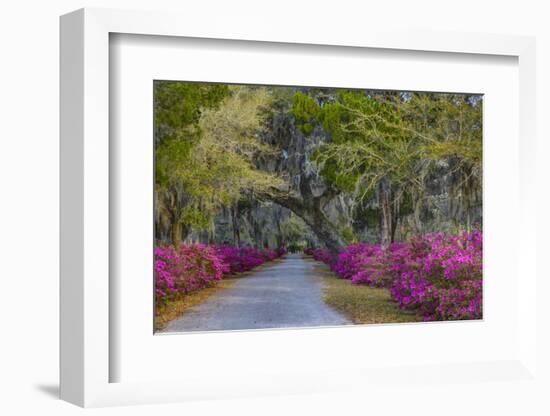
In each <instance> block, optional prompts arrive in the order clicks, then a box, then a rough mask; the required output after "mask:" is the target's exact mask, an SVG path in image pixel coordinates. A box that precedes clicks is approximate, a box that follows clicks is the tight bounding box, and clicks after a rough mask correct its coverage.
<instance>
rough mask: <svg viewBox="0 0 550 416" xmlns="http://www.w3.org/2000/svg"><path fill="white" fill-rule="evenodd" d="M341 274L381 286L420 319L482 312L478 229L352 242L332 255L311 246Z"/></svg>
mask: <svg viewBox="0 0 550 416" xmlns="http://www.w3.org/2000/svg"><path fill="white" fill-rule="evenodd" d="M313 256H314V258H315V259H317V260H320V261H323V262H325V263H327V264H328V265H329V266H330V268H331V269H332V270H333V271H334V272H335V273H336V274H337V275H338V276H339V277H340V278H342V279H349V280H351V282H352V283H353V284H365V285H369V286H372V287H385V288H388V289H389V290H390V293H391V295H392V297H393V299H394V300H396V301H397V302H398V303H399V306H400V307H401V308H403V309H409V310H415V311H417V312H418V313H420V314H421V315H422V316H423V317H424V319H425V320H429V321H432V320H458V319H480V318H481V317H482V234H481V232H480V231H474V232H472V233H466V234H461V235H445V234H430V235H426V236H422V237H415V238H413V239H411V240H409V241H407V242H401V243H394V244H392V245H391V246H390V247H389V248H388V249H386V250H384V249H383V248H382V247H381V246H379V245H369V244H356V245H351V246H348V247H346V248H345V249H344V250H343V251H341V252H340V253H339V254H338V255H336V256H335V255H332V254H331V253H330V252H328V251H327V250H321V249H317V250H315V251H314V252H313Z"/></svg>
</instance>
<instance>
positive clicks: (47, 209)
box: [0, 0, 550, 416]
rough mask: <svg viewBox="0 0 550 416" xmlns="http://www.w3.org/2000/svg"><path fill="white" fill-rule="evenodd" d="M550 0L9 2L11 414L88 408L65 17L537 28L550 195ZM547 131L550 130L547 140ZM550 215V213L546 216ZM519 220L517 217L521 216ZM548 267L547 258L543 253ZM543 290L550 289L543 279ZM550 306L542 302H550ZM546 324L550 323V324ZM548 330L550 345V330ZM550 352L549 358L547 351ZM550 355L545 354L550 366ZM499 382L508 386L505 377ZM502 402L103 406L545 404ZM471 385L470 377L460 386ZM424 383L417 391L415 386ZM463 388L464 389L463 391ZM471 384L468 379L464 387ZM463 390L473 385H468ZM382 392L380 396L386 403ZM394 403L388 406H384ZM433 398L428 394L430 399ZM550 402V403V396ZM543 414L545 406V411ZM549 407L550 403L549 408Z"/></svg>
mask: <svg viewBox="0 0 550 416" xmlns="http://www.w3.org/2000/svg"><path fill="white" fill-rule="evenodd" d="M547 3H548V2H545V1H533V0H522V1H505V0H500V1H496V0H495V1H492V0H490V1H489V0H487V1H480V0H461V1H456V0H455V1H452V2H451V1H442V0H434V1H428V0H415V1H410V0H392V1H381V0H377V1H370V0H369V1H367V0H363V1H356V2H352V1H351V0H350V1H347V0H338V1H335V0H333V1H323V0H317V1H312V2H306V1H302V2H299V1H298V0H293V1H286V0H277V1H274V0H272V1H257V0H256V1H250V2H246V1H219V2H214V1H209V0H200V1H199V0H196V1H194V2H189V1H184V0H180V1H170V0H156V1H153V0H133V1H130V0H111V1H107V0H104V1H101V0H88V1H69V0H49V1H39V0H19V1H16V0H4V2H3V3H2V8H1V10H0V42H1V49H0V51H1V53H2V55H1V56H2V60H1V62H0V74H1V76H0V83H1V88H0V178H1V181H2V187H1V189H2V200H1V202H0V235H1V236H2V238H1V240H0V241H1V244H2V246H1V247H0V253H1V254H0V273H1V274H0V276H1V280H0V281H1V283H2V287H1V289H0V317H1V321H0V322H1V324H2V325H1V327H0V331H1V334H2V337H1V339H2V340H1V341H0V409H1V410H0V412H1V413H3V414H5V415H17V414H33V413H38V412H40V413H44V414H50V413H51V414H61V415H65V414H76V413H80V412H81V411H82V410H81V409H78V408H76V407H74V406H71V405H68V404H66V403H63V402H60V401H58V400H56V395H57V383H58V378H57V377H58V254H59V253H58V192H59V189H58V173H59V171H58V143H59V142H58V118H59V112H58V102H59V100H58V87H59V76H58V69H59V65H58V62H59V48H58V42H59V41H58V17H59V15H61V14H64V13H67V12H69V11H72V10H74V9H78V8H81V7H84V6H87V7H115V8H132V9H145V10H147V9H157V10H159V9H160V10H178V11H184V12H185V11H187V12H189V13H197V14H206V15H209V14H217V15H223V16H227V18H228V19H231V16H232V15H235V14H245V15H247V16H250V19H264V20H272V19H275V20H276V21H278V22H280V23H281V30H284V28H285V27H287V26H288V25H300V26H303V27H304V30H307V26H308V25H312V24H314V25H316V26H318V25H321V26H324V27H326V30H327V31H328V32H330V31H337V30H338V28H339V27H342V26H345V25H358V26H363V25H364V26H368V25H372V24H375V25H379V24H383V23H384V21H388V22H389V21H391V22H392V23H396V22H398V23H400V24H402V25H403V26H407V27H428V28H433V29H435V30H450V31H474V32H488V33H511V34H523V35H536V36H537V41H538V91H539V95H538V101H539V107H538V133H539V148H538V155H539V163H538V165H539V169H540V171H539V175H538V176H539V180H540V182H539V184H538V188H539V190H540V192H541V193H543V192H546V194H547V193H548V189H549V188H550V186H549V185H548V183H549V181H548V180H549V179H550V177H549V176H548V171H549V170H548V168H547V167H546V166H542V165H543V164H545V163H546V161H547V156H548V154H549V153H548V151H549V148H550V146H549V143H548V140H547V139H548V137H549V136H550V135H549V133H550V129H549V127H548V123H547V117H548V115H549V114H550V104H549V102H548V99H549V97H550V25H549V20H550V12H549V11H548V10H546V9H545V6H547ZM543 138H546V140H543ZM548 199H549V198H548V195H541V196H540V200H539V207H538V209H539V212H540V214H541V215H540V217H541V218H540V219H539V221H540V223H539V240H540V242H539V243H540V244H539V249H540V254H541V256H540V257H541V259H544V258H545V257H547V256H548V254H547V253H546V248H548V245H547V244H546V242H545V241H543V237H542V236H543V235H544V234H546V235H548V230H549V227H548V220H547V219H546V218H542V214H545V211H546V210H547V208H546V207H548V202H549V200H548ZM546 217H548V215H546ZM510 223H511V226H513V223H514V219H510ZM540 266H543V263H542V260H541V261H540ZM546 287H548V285H547V286H546ZM540 290H543V288H540ZM544 307H545V306H544V305H541V308H544ZM546 328H550V327H549V326H548V325H546ZM541 336H543V337H544V340H545V343H544V345H543V346H544V347H546V355H548V351H550V348H548V346H549V343H548V334H547V333H546V334H544V333H541ZM541 355H542V359H543V360H546V358H544V354H541ZM547 363H548V361H547V360H546V361H544V364H547ZM495 388H497V389H498V386H497V387H495ZM502 388H503V394H502V395H501V399H500V400H497V401H491V402H489V401H487V400H486V398H485V397H484V396H483V395H479V394H477V395H476V394H475V393H472V392H470V393H469V394H468V396H467V397H463V396H462V397H461V395H460V394H457V398H456V401H454V402H452V403H450V402H448V403H437V390H438V388H437V387H435V386H434V393H433V396H432V397H426V399H425V400H423V401H418V400H416V399H415V396H414V391H411V396H410V397H401V398H399V397H393V398H392V395H391V391H388V399H387V401H386V402H387V406H384V405H383V403H384V402H383V401H381V400H376V401H374V400H369V397H368V392H365V395H364V396H361V397H357V396H351V395H349V394H345V393H338V394H333V395H323V396H308V397H282V398H259V399H254V400H233V401H217V402H216V401H215V402H209V403H188V404H173V405H163V406H160V407H154V408H153V407H151V406H142V407H134V408H115V409H101V410H94V411H93V412H96V413H99V414H102V415H104V414H109V415H111V414H116V415H119V414H120V415H123V414H132V415H135V414H137V415H141V414H150V413H152V412H163V413H169V414H170V413H172V412H173V413H180V414H182V413H185V414H188V415H193V416H194V415H201V414H240V415H245V414H261V415H266V414H289V415H293V414H300V413H301V414H337V415H338V414H344V413H349V412H353V413H356V412H357V413H362V414H367V413H371V414H374V413H380V414H393V413H398V412H399V413H404V412H407V413H409V414H416V413H417V412H418V414H420V413H423V412H424V411H427V410H430V409H431V410H433V411H435V410H438V409H436V408H435V406H437V407H439V406H441V407H440V408H439V413H440V414H462V415H463V414H465V413H473V414H482V413H481V412H490V413H492V414H508V413H509V414H519V413H523V414H537V413H538V412H537V409H536V405H535V400H534V399H533V400H526V396H525V395H524V394H523V395H522V394H519V395H515V394H510V393H505V391H506V389H505V386H502ZM457 389H458V390H460V388H459V387H457ZM412 390H414V389H412ZM458 390H457V393H458ZM462 390H464V389H462ZM462 390H461V391H462ZM375 402H376V406H378V407H372V406H374V403H375ZM381 403H382V404H381ZM421 403H423V404H421ZM547 406H548V405H547ZM538 410H539V411H540V412H541V414H542V409H541V408H539V409H538ZM546 411H548V407H546Z"/></svg>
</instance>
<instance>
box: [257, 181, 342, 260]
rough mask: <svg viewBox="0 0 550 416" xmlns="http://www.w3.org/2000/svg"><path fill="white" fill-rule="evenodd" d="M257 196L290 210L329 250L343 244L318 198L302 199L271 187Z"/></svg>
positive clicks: (333, 249)
mask: <svg viewBox="0 0 550 416" xmlns="http://www.w3.org/2000/svg"><path fill="white" fill-rule="evenodd" d="M258 197H259V198H261V199H265V200H269V201H272V202H274V203H276V204H278V205H280V206H282V207H284V208H287V209H289V210H291V211H292V212H293V213H294V214H296V215H297V216H299V217H300V218H301V219H302V220H304V222H305V223H306V224H307V225H308V226H309V227H310V228H311V230H312V231H313V232H314V233H315V235H316V236H317V237H318V238H319V241H321V242H322V243H323V244H324V245H325V246H326V247H327V248H328V249H329V250H332V251H338V250H339V249H340V248H342V247H343V246H344V241H343V239H342V237H341V236H340V234H339V233H338V230H337V228H336V227H335V226H334V224H332V223H331V222H330V220H329V219H328V218H327V216H326V215H325V213H324V212H323V210H322V206H321V199H320V198H310V199H308V200H306V201H304V199H303V198H300V197H298V196H296V195H294V194H292V193H291V192H283V191H279V190H277V189H271V190H270V191H269V192H266V193H265V194H262V195H258Z"/></svg>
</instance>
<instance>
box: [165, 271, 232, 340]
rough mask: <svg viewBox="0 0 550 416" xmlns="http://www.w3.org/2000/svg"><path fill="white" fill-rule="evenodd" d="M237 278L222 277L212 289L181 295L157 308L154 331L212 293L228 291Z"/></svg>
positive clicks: (207, 288) (206, 288)
mask: <svg viewBox="0 0 550 416" xmlns="http://www.w3.org/2000/svg"><path fill="white" fill-rule="evenodd" d="M238 279H239V277H233V276H231V277H224V278H223V279H222V280H220V281H219V282H217V283H216V284H215V285H214V286H212V287H205V288H203V289H200V290H197V291H196V292H192V293H188V294H186V295H182V296H181V297H180V298H178V299H175V300H173V301H170V302H168V303H167V304H166V305H165V306H162V307H160V308H159V310H158V312H157V315H156V316H155V331H160V330H162V329H164V328H165V327H166V325H168V323H169V322H170V321H172V320H174V319H177V318H179V317H180V316H181V315H182V314H183V313H184V312H185V311H186V310H187V309H189V308H191V307H193V306H195V305H198V304H199V303H202V302H204V301H205V300H206V299H208V298H209V297H210V296H212V295H213V294H214V293H217V292H219V291H221V290H225V289H229V288H230V287H231V286H233V285H234V284H235V282H236V281H237V280H238Z"/></svg>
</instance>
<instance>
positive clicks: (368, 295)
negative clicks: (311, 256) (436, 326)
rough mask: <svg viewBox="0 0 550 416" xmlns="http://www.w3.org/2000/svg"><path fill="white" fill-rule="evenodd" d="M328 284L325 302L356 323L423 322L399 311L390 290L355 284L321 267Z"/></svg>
mask: <svg viewBox="0 0 550 416" xmlns="http://www.w3.org/2000/svg"><path fill="white" fill-rule="evenodd" d="M318 270H319V273H320V274H321V275H322V277H323V279H324V281H325V287H324V289H323V290H324V300H325V302H326V303H327V304H328V305H330V306H332V307H333V308H334V309H336V310H338V311H340V312H342V313H343V314H345V315H346V316H347V317H348V318H349V319H351V320H352V321H353V322H354V323H355V324H383V323H398V322H419V321H422V317H420V316H418V315H417V314H415V313H413V312H410V311H404V310H402V309H399V306H398V305H397V303H396V302H395V301H393V299H392V298H391V296H390V293H389V291H388V290H387V289H383V288H373V287H369V286H365V285H352V284H351V282H350V281H349V280H345V279H339V278H337V277H336V276H335V275H334V273H332V272H331V271H329V270H327V269H326V268H324V267H323V268H321V267H318Z"/></svg>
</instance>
